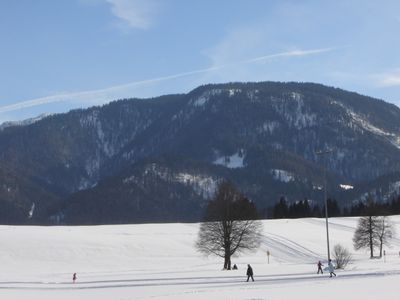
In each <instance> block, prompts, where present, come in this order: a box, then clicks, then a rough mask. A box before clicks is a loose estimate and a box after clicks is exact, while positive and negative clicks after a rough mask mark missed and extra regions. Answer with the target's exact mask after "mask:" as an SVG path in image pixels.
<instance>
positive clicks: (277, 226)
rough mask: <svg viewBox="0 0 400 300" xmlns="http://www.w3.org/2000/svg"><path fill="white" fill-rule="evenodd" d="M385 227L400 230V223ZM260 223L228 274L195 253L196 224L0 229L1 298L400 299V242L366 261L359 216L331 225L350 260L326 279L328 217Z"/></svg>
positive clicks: (331, 221)
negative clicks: (254, 242)
mask: <svg viewBox="0 0 400 300" xmlns="http://www.w3.org/2000/svg"><path fill="white" fill-rule="evenodd" d="M391 220H392V222H393V223H394V224H395V226H396V228H397V232H398V233H400V216H392V217H391ZM263 224H264V231H263V235H262V243H261V247H260V248H259V249H258V251H257V252H254V253H245V254H243V255H241V256H239V257H234V258H233V260H232V263H235V264H237V266H238V268H239V269H238V270H232V271H224V270H222V263H223V261H222V259H221V258H217V257H203V256H201V255H200V254H199V253H197V252H196V250H195V248H194V243H195V240H196V238H197V233H198V228H199V224H143V225H107V226H71V227H67V226H56V227H43V226H0V241H1V244H0V299H2V300H3V299H4V300H14V299H30V300H33V299H40V300H50V299H52V300H53V299H60V300H64V299H68V300H70V299H88V300H95V299H96V300H103V299H121V300H130V299H177V300H181V299H182V300H183V299H207V300H211V299H247V300H250V299H252V300H256V299H257V300H261V299H265V300H275V299H307V300H310V299H324V300H331V299H332V300H333V299H335V300H337V299H363V300H365V299H400V291H399V288H398V284H399V282H400V256H399V251H400V239H399V238H394V239H393V240H392V241H391V246H390V247H389V246H385V247H384V249H385V251H386V256H385V258H386V259H385V260H384V259H372V260H371V259H369V253H368V252H366V251H354V250H353V247H352V237H353V233H354V229H355V227H356V224H357V218H331V219H329V225H330V227H329V229H330V242H331V247H333V246H334V245H335V244H338V243H340V244H341V245H343V246H345V247H347V248H348V249H349V250H350V251H351V252H352V255H353V262H352V264H350V265H349V266H348V267H347V268H346V269H345V270H337V277H333V278H329V274H327V273H326V272H324V274H323V275H317V274H316V272H317V267H316V263H317V261H318V260H322V261H323V263H324V264H325V266H326V233H325V220H324V219H315V218H309V219H297V220H285V219H284V220H265V221H263ZM267 251H269V252H270V258H269V263H268V258H267ZM247 264H251V265H252V267H253V270H254V279H255V281H254V282H246V276H245V273H246V266H247ZM74 272H76V273H77V278H78V279H77V282H76V283H75V284H73V283H72V274H73V273H74Z"/></svg>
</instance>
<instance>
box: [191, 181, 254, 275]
mask: <svg viewBox="0 0 400 300" xmlns="http://www.w3.org/2000/svg"><path fill="white" fill-rule="evenodd" d="M204 221H205V222H203V223H201V224H200V230H199V237H198V240H197V242H196V248H197V249H198V251H200V252H201V253H203V254H205V255H217V256H220V257H222V258H224V269H227V270H230V269H231V256H232V255H233V254H235V253H236V254H238V253H240V252H241V251H243V250H255V249H257V248H258V247H259V245H260V239H259V238H260V233H261V230H262V223H261V222H260V221H259V220H257V210H256V207H255V205H254V204H253V203H252V202H251V201H249V200H248V199H247V198H246V197H244V196H243V195H242V194H241V193H240V192H238V191H237V190H236V189H235V188H234V187H233V185H232V184H231V183H229V182H223V183H221V184H220V185H219V187H218V191H217V193H216V196H215V198H214V199H213V200H212V201H210V202H209V204H208V206H207V210H206V216H205V220H204Z"/></svg>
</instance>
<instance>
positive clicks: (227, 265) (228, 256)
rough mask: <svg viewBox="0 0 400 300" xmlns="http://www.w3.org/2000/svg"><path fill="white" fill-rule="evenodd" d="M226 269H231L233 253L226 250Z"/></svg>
mask: <svg viewBox="0 0 400 300" xmlns="http://www.w3.org/2000/svg"><path fill="white" fill-rule="evenodd" d="M224 269H225V270H230V269H231V255H230V254H229V253H227V252H225V260H224Z"/></svg>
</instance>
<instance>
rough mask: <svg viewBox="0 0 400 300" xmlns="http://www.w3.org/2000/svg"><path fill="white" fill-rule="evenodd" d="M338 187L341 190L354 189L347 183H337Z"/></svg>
mask: <svg viewBox="0 0 400 300" xmlns="http://www.w3.org/2000/svg"><path fill="white" fill-rule="evenodd" d="M339 187H340V188H341V189H342V190H346V191H347V190H352V189H354V186H352V185H349V184H340V185H339Z"/></svg>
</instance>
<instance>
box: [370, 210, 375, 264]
mask: <svg viewBox="0 0 400 300" xmlns="http://www.w3.org/2000/svg"><path fill="white" fill-rule="evenodd" d="M372 234H373V232H372V217H369V249H370V253H371V257H370V258H373V257H374V243H373V241H372Z"/></svg>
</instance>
